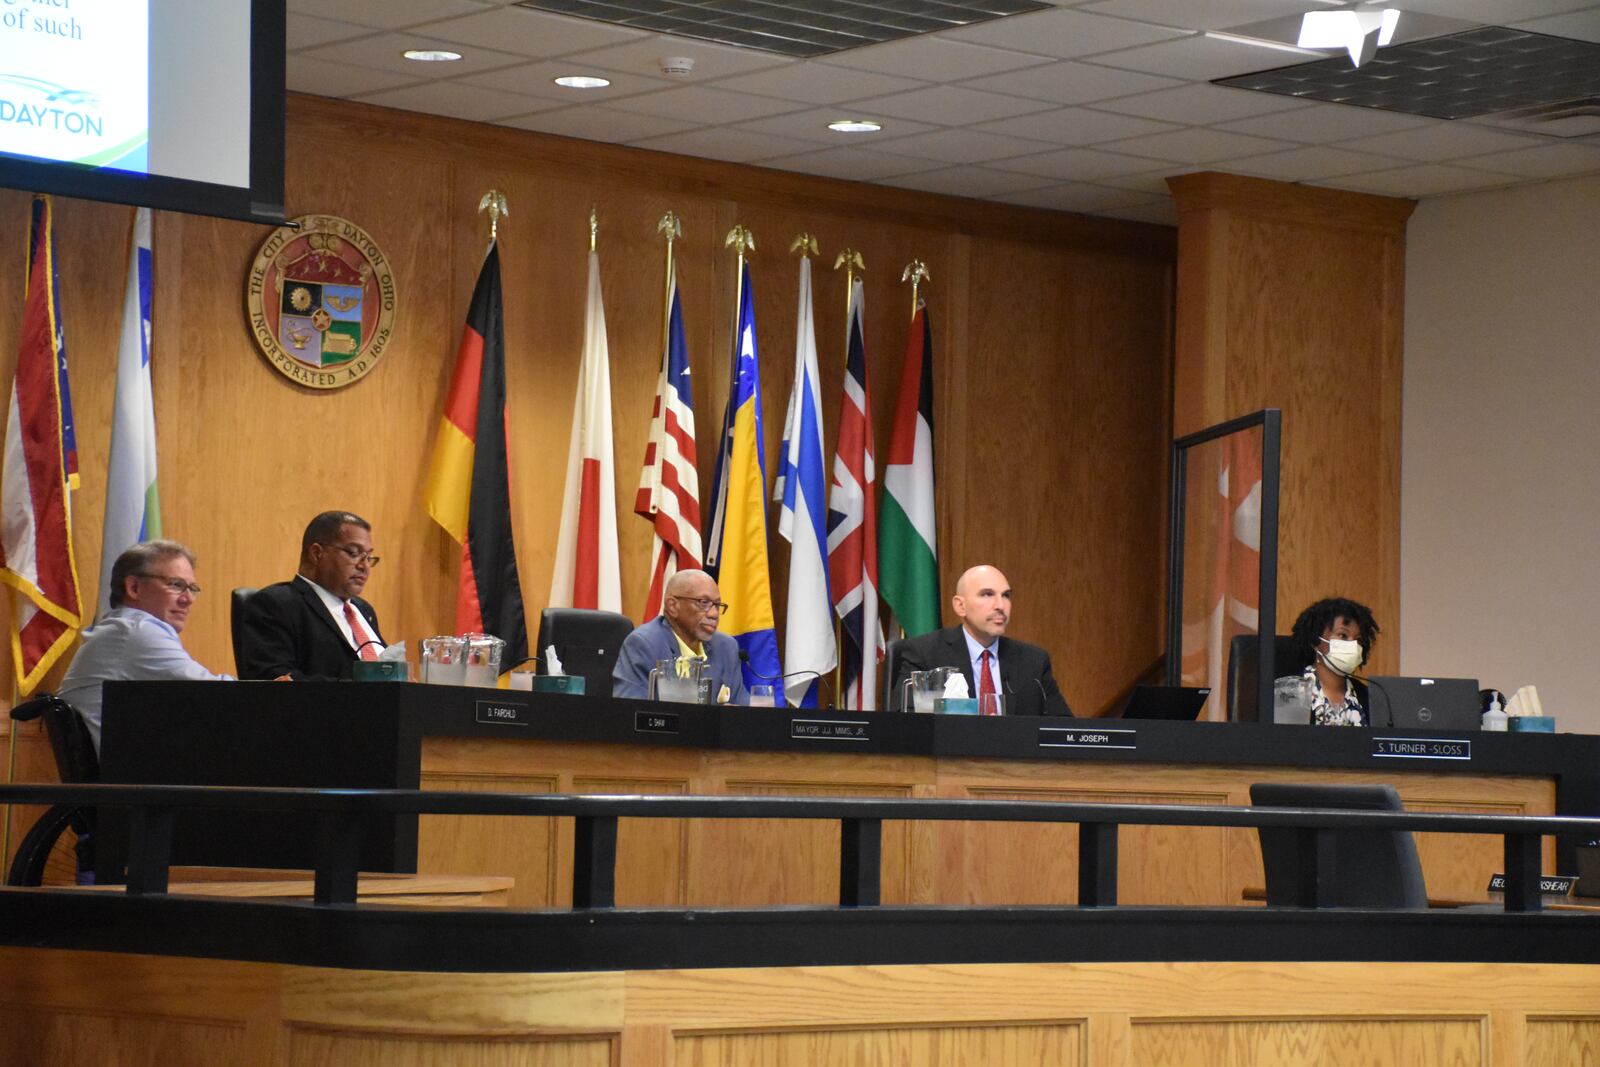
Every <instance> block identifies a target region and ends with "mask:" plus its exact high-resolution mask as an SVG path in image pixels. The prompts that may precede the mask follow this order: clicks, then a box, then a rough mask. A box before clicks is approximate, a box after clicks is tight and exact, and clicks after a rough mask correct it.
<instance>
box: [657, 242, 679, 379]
mask: <svg viewBox="0 0 1600 1067" xmlns="http://www.w3.org/2000/svg"><path fill="white" fill-rule="evenodd" d="M656 232H657V233H662V234H666V236H667V274H666V280H665V281H664V282H662V283H661V307H662V308H663V310H662V313H661V351H662V352H665V351H666V350H667V345H668V344H670V343H671V340H672V338H671V332H672V268H673V262H672V243H673V241H675V240H677V239H678V238H679V237H682V236H683V222H682V221H681V220H680V219H679V218H678V216H677V215H674V214H673V213H672V212H670V211H669V212H667V213H666V214H665V215H662V216H661V221H660V222H657V223H656Z"/></svg>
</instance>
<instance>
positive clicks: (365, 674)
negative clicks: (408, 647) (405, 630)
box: [350, 659, 411, 682]
mask: <svg viewBox="0 0 1600 1067" xmlns="http://www.w3.org/2000/svg"><path fill="white" fill-rule="evenodd" d="M406 668H407V664H406V661H405V660H403V659H375V660H357V661H356V662H355V663H353V664H351V665H350V677H351V678H353V679H355V680H356V681H358V682H404V681H408V680H409V678H410V674H411V672H410V671H409V670H407V669H406Z"/></svg>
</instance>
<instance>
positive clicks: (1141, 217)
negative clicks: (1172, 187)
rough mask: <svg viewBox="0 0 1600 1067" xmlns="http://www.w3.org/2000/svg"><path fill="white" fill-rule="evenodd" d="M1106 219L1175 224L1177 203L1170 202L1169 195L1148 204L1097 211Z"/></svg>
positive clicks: (1166, 224)
mask: <svg viewBox="0 0 1600 1067" xmlns="http://www.w3.org/2000/svg"><path fill="white" fill-rule="evenodd" d="M1098 214H1102V215H1104V216H1105V217H1106V218H1108V219H1125V220H1127V221H1128V222H1152V223H1155V224H1156V225H1157V226H1176V225H1177V224H1178V205H1176V204H1174V203H1173V202H1172V198H1171V197H1165V198H1162V199H1158V200H1154V201H1152V202H1150V203H1149V204H1140V205H1135V206H1134V207H1119V208H1112V209H1110V210H1108V211H1102V212H1098Z"/></svg>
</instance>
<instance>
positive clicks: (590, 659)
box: [535, 608, 633, 697]
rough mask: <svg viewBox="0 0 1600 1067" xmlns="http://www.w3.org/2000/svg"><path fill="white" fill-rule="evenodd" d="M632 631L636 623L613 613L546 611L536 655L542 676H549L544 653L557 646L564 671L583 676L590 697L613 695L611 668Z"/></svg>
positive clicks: (546, 609)
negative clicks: (552, 646)
mask: <svg viewBox="0 0 1600 1067" xmlns="http://www.w3.org/2000/svg"><path fill="white" fill-rule="evenodd" d="M632 632H633V620H632V619H630V618H628V617H627V616H626V615H618V614H617V613H616V612H614V611H591V610H589V609H586V608H545V609H544V610H543V611H541V612H540V613H539V639H538V641H537V642H536V643H535V652H536V654H537V655H538V658H539V673H540V674H546V673H548V672H549V670H550V665H549V664H548V663H546V662H545V661H544V660H545V656H544V650H545V649H546V648H548V647H550V646H551V645H555V646H556V655H557V656H558V657H559V658H560V659H561V669H562V670H564V671H566V672H567V673H568V674H581V675H583V691H584V693H585V694H586V695H588V696H601V697H608V696H610V695H611V669H612V668H613V667H615V666H616V665H617V653H618V652H619V651H620V650H621V648H622V640H623V638H625V637H627V636H628V635H629V634H630V633H632Z"/></svg>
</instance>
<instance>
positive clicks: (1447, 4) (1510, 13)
mask: <svg viewBox="0 0 1600 1067" xmlns="http://www.w3.org/2000/svg"><path fill="white" fill-rule="evenodd" d="M1404 6H1405V9H1406V10H1407V11H1421V12H1424V13H1426V14H1429V15H1447V16H1449V17H1450V18H1456V19H1471V20H1472V21H1473V22H1486V23H1488V24H1490V25H1491V26H1507V25H1510V23H1511V22H1512V21H1514V20H1517V19H1536V18H1544V17H1546V16H1549V15H1560V14H1564V13H1566V12H1568V11H1577V10H1578V9H1580V8H1584V7H1592V6H1593V0H1589V2H1588V3H1585V2H1584V0H1406V2H1405V5H1404ZM1403 17H1404V16H1402V18H1403Z"/></svg>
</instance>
